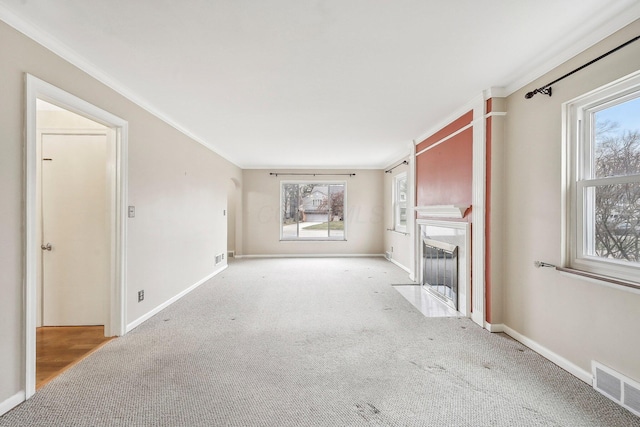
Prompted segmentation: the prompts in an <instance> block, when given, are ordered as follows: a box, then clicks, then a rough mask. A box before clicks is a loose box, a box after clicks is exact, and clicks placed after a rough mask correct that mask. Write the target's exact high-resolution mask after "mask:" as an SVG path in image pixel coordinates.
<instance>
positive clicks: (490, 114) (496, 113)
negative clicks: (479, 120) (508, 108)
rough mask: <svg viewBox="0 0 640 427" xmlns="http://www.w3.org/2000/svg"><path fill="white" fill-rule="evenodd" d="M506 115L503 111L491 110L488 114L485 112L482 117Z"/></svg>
mask: <svg viewBox="0 0 640 427" xmlns="http://www.w3.org/2000/svg"><path fill="white" fill-rule="evenodd" d="M506 115H507V113H505V112H498V111H494V112H491V113H489V114H485V115H484V118H485V119H488V118H489V117H504V116H506Z"/></svg>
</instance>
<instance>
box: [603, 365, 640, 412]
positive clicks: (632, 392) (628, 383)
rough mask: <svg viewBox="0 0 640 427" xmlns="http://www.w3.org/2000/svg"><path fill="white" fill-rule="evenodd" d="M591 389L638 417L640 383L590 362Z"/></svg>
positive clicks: (639, 409)
mask: <svg viewBox="0 0 640 427" xmlns="http://www.w3.org/2000/svg"><path fill="white" fill-rule="evenodd" d="M591 365H592V371H593V388H595V389H596V390H597V391H598V392H600V393H601V394H603V395H604V396H606V397H608V398H609V399H611V400H613V401H614V402H616V403H618V404H619V405H621V406H623V407H625V408H627V409H628V410H630V411H631V412H633V413H634V414H636V415H638V416H640V383H637V382H635V381H633V380H632V379H630V378H627V377H625V376H624V375H622V374H621V373H619V372H616V371H614V370H613V369H611V368H608V367H606V366H604V365H602V364H600V363H598V362H596V361H593V362H592V364H591Z"/></svg>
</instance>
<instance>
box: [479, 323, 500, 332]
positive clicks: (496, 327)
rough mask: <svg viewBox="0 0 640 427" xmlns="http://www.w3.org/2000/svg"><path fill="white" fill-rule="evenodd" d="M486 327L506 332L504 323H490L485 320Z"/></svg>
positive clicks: (490, 330) (491, 330)
mask: <svg viewBox="0 0 640 427" xmlns="http://www.w3.org/2000/svg"><path fill="white" fill-rule="evenodd" d="M484 327H485V329H486V330H487V331H489V332H504V324H503V323H495V324H493V323H489V322H484Z"/></svg>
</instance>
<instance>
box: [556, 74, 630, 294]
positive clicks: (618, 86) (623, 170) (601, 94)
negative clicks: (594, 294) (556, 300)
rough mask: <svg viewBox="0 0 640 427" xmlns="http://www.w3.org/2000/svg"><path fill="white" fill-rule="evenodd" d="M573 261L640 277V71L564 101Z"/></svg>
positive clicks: (625, 276) (570, 256) (596, 269)
mask: <svg viewBox="0 0 640 427" xmlns="http://www.w3.org/2000/svg"><path fill="white" fill-rule="evenodd" d="M565 117H566V129H567V134H566V147H565V148H566V155H567V159H566V160H567V162H566V167H567V172H568V173H567V181H568V186H567V187H568V188H567V190H568V191H567V193H566V194H567V196H568V197H567V198H568V200H567V212H568V216H567V221H566V229H567V239H566V241H567V244H568V245H567V246H568V247H567V255H568V256H567V261H568V262H567V264H568V267H571V268H575V269H578V270H583V271H587V272H591V273H595V274H600V275H603V276H609V277H613V278H616V279H622V280H627V281H632V282H638V281H639V279H638V278H639V277H640V73H634V74H633V75H631V76H628V77H626V78H623V79H621V80H619V81H617V82H614V83H612V84H610V85H607V86H605V87H603V88H601V89H598V90H596V91H593V92H591V93H589V94H587V95H585V96H582V97H580V98H577V99H576V100H574V101H571V102H569V103H567V104H565Z"/></svg>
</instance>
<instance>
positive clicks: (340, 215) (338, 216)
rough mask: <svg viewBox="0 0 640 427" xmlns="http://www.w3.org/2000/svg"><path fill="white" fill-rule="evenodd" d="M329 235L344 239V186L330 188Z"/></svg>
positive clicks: (331, 186)
mask: <svg viewBox="0 0 640 427" xmlns="http://www.w3.org/2000/svg"><path fill="white" fill-rule="evenodd" d="M329 202H330V209H329V235H330V236H331V237H344V184H336V185H330V186H329Z"/></svg>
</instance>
